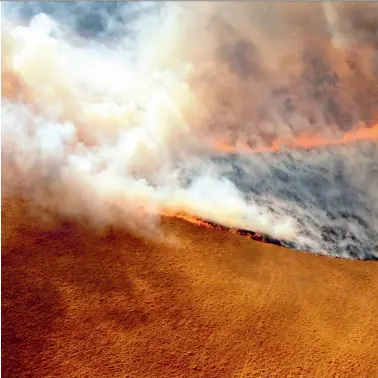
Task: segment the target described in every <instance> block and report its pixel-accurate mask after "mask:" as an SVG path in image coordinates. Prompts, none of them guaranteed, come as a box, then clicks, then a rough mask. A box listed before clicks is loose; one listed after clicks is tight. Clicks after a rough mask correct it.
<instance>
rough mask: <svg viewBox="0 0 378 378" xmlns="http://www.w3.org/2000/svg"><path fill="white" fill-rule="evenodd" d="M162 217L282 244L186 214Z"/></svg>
mask: <svg viewBox="0 0 378 378" xmlns="http://www.w3.org/2000/svg"><path fill="white" fill-rule="evenodd" d="M160 216H162V217H168V218H176V219H182V220H185V221H186V222H189V223H192V224H195V225H197V226H199V227H205V228H210V229H212V230H218V231H223V232H230V233H232V234H235V235H241V236H244V237H247V238H248V239H252V240H256V241H260V242H263V243H269V244H276V245H281V243H280V242H279V241H278V240H275V239H271V238H267V237H265V236H264V235H261V234H258V233H256V232H252V231H246V230H239V229H234V228H228V227H224V226H221V225H218V224H215V223H212V222H210V221H205V220H203V219H201V218H198V217H195V216H192V215H187V214H184V213H172V212H162V213H160Z"/></svg>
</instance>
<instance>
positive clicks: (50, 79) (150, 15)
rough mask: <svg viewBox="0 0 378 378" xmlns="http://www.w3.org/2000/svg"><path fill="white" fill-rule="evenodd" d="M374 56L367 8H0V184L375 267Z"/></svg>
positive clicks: (46, 200) (96, 219)
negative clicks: (210, 226)
mask: <svg viewBox="0 0 378 378" xmlns="http://www.w3.org/2000/svg"><path fill="white" fill-rule="evenodd" d="M377 48H378V5H376V4H373V3H371V4H369V3H345V4H344V3H296V4H289V3H266V4H262V3H227V2H202V3H200V2H199V3H180V2H176V3H174V2H172V3H148V2H140V3H139V2H138V3H122V2H114V3H113V2H106V3H105V2H103V3H101V2H93V3H87V2H77V3H63V2H62V3H59V2H57V3H47V2H36V3H33V2H27V3H21V2H19V3H11V2H5V3H3V6H2V71H1V72H2V159H3V164H2V165H3V190H4V192H5V193H6V194H9V195H14V194H15V193H17V194H19V195H22V196H25V197H27V198H29V199H31V200H32V201H33V202H34V203H35V204H37V205H38V206H39V208H41V209H44V210H45V211H46V212H47V213H51V214H58V215H59V216H68V217H74V218H75V219H79V220H80V221H82V222H91V223H93V224H95V225H98V226H103V225H107V224H119V223H121V222H122V223H125V224H127V225H128V226H130V227H133V226H134V227H138V228H140V227H141V226H143V227H147V226H149V225H151V222H152V224H154V222H155V220H156V219H157V218H156V217H157V215H158V214H161V213H175V212H184V213H187V214H190V215H195V216H199V217H202V218H204V219H207V220H210V221H213V222H216V223H220V224H222V225H225V226H228V227H235V228H242V229H247V230H251V231H255V232H258V233H262V234H266V235H269V236H271V237H273V238H277V239H280V240H282V241H283V243H284V244H287V245H288V246H291V247H293V248H298V249H307V250H311V251H313V252H317V253H324V254H329V255H336V256H343V257H349V258H377V257H378V223H377V220H378V191H377V189H376V188H378V161H377V158H378V147H377V140H378V103H377V101H378V50H377ZM308 147H311V149H309V148H308Z"/></svg>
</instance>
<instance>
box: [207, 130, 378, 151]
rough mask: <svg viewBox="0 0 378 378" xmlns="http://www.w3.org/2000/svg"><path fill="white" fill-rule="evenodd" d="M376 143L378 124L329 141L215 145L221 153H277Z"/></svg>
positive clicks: (304, 138) (308, 139)
mask: <svg viewBox="0 0 378 378" xmlns="http://www.w3.org/2000/svg"><path fill="white" fill-rule="evenodd" d="M366 140H371V141H376V140H378V124H376V125H374V126H372V127H360V128H357V129H356V130H354V131H349V132H347V133H345V134H344V135H343V136H342V137H341V138H338V139H333V140H329V139H326V138H323V137H317V136H312V137H309V136H300V137H298V138H296V139H295V140H294V141H289V140H284V139H278V140H277V141H275V142H274V143H273V144H272V145H271V146H267V147H257V148H252V147H250V146H248V145H247V144H239V145H237V146H232V145H231V144H229V143H226V142H224V141H221V142H218V143H217V144H216V145H215V149H216V150H217V151H222V152H238V151H239V152H241V151H245V152H254V153H259V152H277V151H279V150H281V149H283V148H295V149H314V148H319V147H327V146H335V145H346V144H353V143H356V142H358V141H366Z"/></svg>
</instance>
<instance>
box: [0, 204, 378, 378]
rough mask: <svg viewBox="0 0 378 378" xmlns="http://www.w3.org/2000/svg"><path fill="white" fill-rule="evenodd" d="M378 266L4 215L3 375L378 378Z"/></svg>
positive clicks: (171, 225)
mask: <svg viewBox="0 0 378 378" xmlns="http://www.w3.org/2000/svg"><path fill="white" fill-rule="evenodd" d="M377 365H378V264H377V262H373V261H370V262H369V261H351V260H343V259H332V258H327V257H322V256H316V255H313V254H310V253H303V252H295V251H291V250H288V249H284V248H281V247H277V246H273V245H268V244H264V243H259V242H255V241H252V240H249V239H247V238H243V237H242V236H239V235H234V234H231V233H227V232H221V231H217V230H212V229H207V228H203V227H198V226H196V225H193V224H189V223H187V222H185V221H183V220H179V219H173V218H172V219H170V218H167V219H163V220H162V221H161V224H160V227H159V230H158V232H157V235H155V236H153V237H150V238H146V237H143V236H140V235H139V236H138V235H136V234H135V233H131V232H128V231H126V230H122V229H118V230H115V229H113V230H112V231H109V232H106V233H101V234H99V233H96V232H95V231H94V230H91V229H89V228H85V227H83V226H80V225H78V224H75V223H74V222H72V223H70V222H62V223H61V224H59V225H56V226H55V227H52V228H50V229H48V228H41V227H40V226H39V223H38V221H37V220H36V219H35V218H33V217H32V216H31V215H28V211H27V208H26V206H25V204H24V203H23V202H22V201H20V200H15V199H3V204H2V372H3V377H6V378H13V377H14V378H22V377H35V378H42V377H140V378H150V377H151V378H154V377H162V378H166V377H209V378H211V377H214V378H223V377H258V378H260V377H295V378H296V377H321V378H326V377H352V378H364V377H367V378H375V377H378V366H377Z"/></svg>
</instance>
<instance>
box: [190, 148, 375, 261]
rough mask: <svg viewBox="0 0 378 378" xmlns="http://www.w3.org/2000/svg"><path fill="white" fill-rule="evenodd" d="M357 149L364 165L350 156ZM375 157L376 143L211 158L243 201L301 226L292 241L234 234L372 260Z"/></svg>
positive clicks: (317, 251)
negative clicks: (240, 194)
mask: <svg viewBox="0 0 378 378" xmlns="http://www.w3.org/2000/svg"><path fill="white" fill-rule="evenodd" d="M360 150H361V151H363V152H360ZM360 153H361V154H362V155H366V157H367V160H366V161H364V162H363V165H361V164H360V163H359V162H358V160H354V159H353V158H349V157H350V156H351V155H353V154H360ZM359 156H360V155H359ZM375 157H378V147H377V145H376V144H375V143H360V144H358V145H355V146H331V147H329V148H322V149H320V150H312V151H310V150H309V151H301V152H300V153H298V152H293V151H282V152H277V153H262V154H250V155H244V156H240V155H237V154H232V155H230V154H221V155H218V156H216V157H213V158H212V159H211V162H212V164H213V165H214V171H216V172H217V174H218V177H219V179H227V180H229V181H230V182H232V183H233V184H234V185H235V186H236V187H237V189H238V190H239V191H240V192H241V193H242V194H243V196H244V198H245V200H246V202H254V203H256V204H257V205H259V206H261V208H264V209H266V210H267V211H269V212H270V213H271V214H273V215H274V216H275V218H276V220H279V219H280V218H282V217H287V216H289V217H291V218H292V219H294V220H295V221H296V223H297V225H298V228H299V232H298V237H297V238H296V239H295V240H290V241H287V240H286V241H284V240H275V239H274V238H272V237H271V236H270V235H260V234H257V233H256V232H251V231H249V230H235V232H236V233H238V234H242V235H245V236H248V237H250V238H252V239H254V240H259V241H263V242H267V243H272V244H276V245H281V246H285V247H289V248H293V249H298V250H306V251H311V252H314V253H321V254H328V255H331V256H334V257H347V258H352V259H370V260H376V259H377V258H378V227H377V225H378V223H377V222H378V204H377V202H376V201H374V198H372V197H371V192H372V191H371V185H375V183H378V170H377V167H376V163H375V161H376V160H375ZM207 166H208V165H207ZM198 172H201V168H200V167H199V170H198ZM186 174H187V175H188V176H189V177H190V181H191V180H193V179H195V177H196V174H195V173H194V171H191V172H190V173H189V172H187V173H186ZM197 174H198V173H197ZM188 176H187V177H188ZM364 180H365V181H364ZM190 181H188V184H189V185H190ZM208 223H209V224H210V225H212V226H213V227H215V228H218V229H226V228H224V227H222V226H219V225H215V224H213V223H211V222H208Z"/></svg>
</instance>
